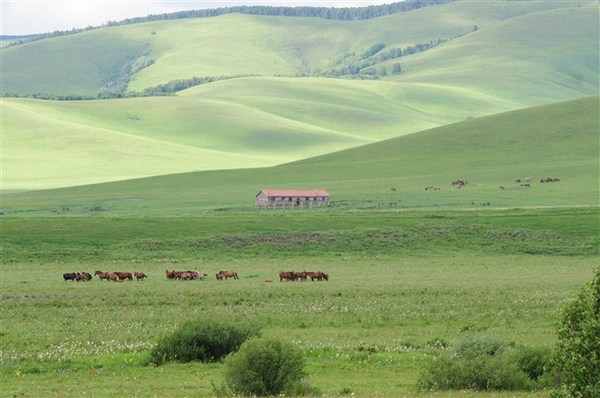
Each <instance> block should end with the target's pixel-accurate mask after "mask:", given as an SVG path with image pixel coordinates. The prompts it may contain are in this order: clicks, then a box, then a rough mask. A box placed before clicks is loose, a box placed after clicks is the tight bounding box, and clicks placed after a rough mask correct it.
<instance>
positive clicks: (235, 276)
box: [219, 271, 240, 279]
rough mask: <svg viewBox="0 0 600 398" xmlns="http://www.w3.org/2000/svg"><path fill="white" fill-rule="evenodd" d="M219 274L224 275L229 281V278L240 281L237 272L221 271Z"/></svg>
mask: <svg viewBox="0 0 600 398" xmlns="http://www.w3.org/2000/svg"><path fill="white" fill-rule="evenodd" d="M219 274H220V275H223V278H225V279H229V278H233V279H240V278H239V277H238V274H237V272H235V271H219Z"/></svg>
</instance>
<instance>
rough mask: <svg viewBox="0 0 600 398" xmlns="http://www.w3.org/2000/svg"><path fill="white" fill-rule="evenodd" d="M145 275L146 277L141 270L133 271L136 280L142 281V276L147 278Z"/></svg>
mask: <svg viewBox="0 0 600 398" xmlns="http://www.w3.org/2000/svg"><path fill="white" fill-rule="evenodd" d="M147 277H148V275H146V274H144V273H143V272H139V271H136V272H135V279H137V280H138V281H143V280H144V278H147Z"/></svg>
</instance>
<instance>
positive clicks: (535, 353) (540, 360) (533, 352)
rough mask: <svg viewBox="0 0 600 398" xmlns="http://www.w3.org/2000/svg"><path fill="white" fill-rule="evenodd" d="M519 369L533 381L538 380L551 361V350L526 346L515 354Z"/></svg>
mask: <svg viewBox="0 0 600 398" xmlns="http://www.w3.org/2000/svg"><path fill="white" fill-rule="evenodd" d="M515 360H516V362H517V365H518V366H519V369H521V370H522V371H523V372H525V374H526V375H527V377H529V378H530V379H531V380H533V381H537V380H539V379H540V378H541V377H542V376H543V375H544V373H545V372H546V370H547V368H548V367H549V366H550V363H551V361H552V351H551V350H550V349H549V348H537V347H526V348H521V349H520V350H518V351H517V352H516V354H515Z"/></svg>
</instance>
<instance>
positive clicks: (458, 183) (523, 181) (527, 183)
mask: <svg viewBox="0 0 600 398" xmlns="http://www.w3.org/2000/svg"><path fill="white" fill-rule="evenodd" d="M559 181H560V178H556V177H543V178H541V179H540V183H542V184H543V183H548V182H559ZM467 184H468V181H465V180H455V181H452V183H451V185H452V187H454V188H462V187H464V186H465V185H467ZM515 184H518V186H520V187H524V188H531V177H525V178H517V179H516V180H515ZM499 188H500V189H506V188H505V187H504V186H503V185H500V187H499ZM425 190H426V191H439V190H440V187H437V186H434V185H429V186H427V187H425ZM392 191H394V192H395V191H396V189H395V188H392Z"/></svg>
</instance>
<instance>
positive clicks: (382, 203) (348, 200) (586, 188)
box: [3, 97, 600, 216]
mask: <svg viewBox="0 0 600 398" xmlns="http://www.w3.org/2000/svg"><path fill="white" fill-rule="evenodd" d="M598 109H599V101H598V97H591V98H586V99H582V100H577V101H571V102H566V103H560V104H554V105H547V106H543V107H537V108H532V109H527V110H523V111H514V112H509V113H504V114H500V115H494V116H490V117H485V118H481V119H475V120H469V121H465V122H461V123H457V124H453V125H449V126H444V127H440V128H436V129H432V130H429V131H425V132H421V133H419V134H412V135H407V136H404V137H399V138H395V139H391V140H387V141H384V142H380V143H374V144H371V145H366V146H363V147H360V148H356V149H351V150H347V151H342V152H337V153H334V154H330V155H324V156H321V157H317V158H313V159H307V160H303V161H298V162H295V163H290V164H286V165H282V166H277V167H270V168H260V169H246V170H229V171H208V172H201V173H187V174H180V175H172V176H164V177H153V178H147V179H139V180H131V181H124V182H119V183H109V184H99V185H93V186H85V187H76V188H69V189H58V190H50V191H38V192H31V193H23V194H5V195H4V196H3V210H4V212H5V215H6V216H8V215H27V214H29V215H44V214H45V215H47V214H51V213H59V214H89V213H96V214H98V212H100V214H105V215H110V214H115V215H118V214H152V213H154V214H193V213H197V212H202V211H205V210H208V209H215V208H239V209H252V208H253V206H254V195H255V194H256V193H257V192H258V191H259V190H260V189H263V188H325V189H327V190H328V191H329V192H330V193H331V195H332V200H333V201H334V203H333V204H334V206H338V207H358V208H376V207H386V208H389V207H392V208H420V207H430V208H438V207H440V208H445V207H451V208H482V207H495V208H498V207H521V206H579V205H581V206H597V204H598V193H599V185H598V181H599V180H600V178H599V177H600V176H599V171H598V157H599V152H598V151H599V149H598V131H599V125H598V120H599V117H598ZM546 176H549V177H557V178H560V179H561V181H560V182H558V183H551V184H541V183H540V182H539V179H540V178H542V177H546ZM525 177H531V180H532V182H531V185H532V186H531V187H530V188H527V187H522V186H520V185H519V184H518V183H515V180H516V179H517V178H520V179H524V178H525ZM456 179H464V180H467V181H468V184H467V186H465V187H464V188H462V189H453V188H452V186H451V184H450V183H451V182H452V181H454V180H456ZM428 186H437V187H439V188H440V190H436V191H425V189H424V188H425V187H428ZM500 186H502V187H504V189H501V188H500ZM392 187H394V188H396V191H395V192H393V191H391V189H390V188H392Z"/></svg>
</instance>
